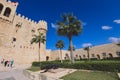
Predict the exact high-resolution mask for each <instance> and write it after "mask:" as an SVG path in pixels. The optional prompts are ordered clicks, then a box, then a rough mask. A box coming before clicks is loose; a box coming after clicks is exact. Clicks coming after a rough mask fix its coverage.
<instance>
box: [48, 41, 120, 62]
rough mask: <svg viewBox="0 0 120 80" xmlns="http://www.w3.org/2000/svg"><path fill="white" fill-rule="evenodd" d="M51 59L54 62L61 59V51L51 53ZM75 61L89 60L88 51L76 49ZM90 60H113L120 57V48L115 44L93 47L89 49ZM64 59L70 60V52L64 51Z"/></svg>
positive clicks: (74, 52)
mask: <svg viewBox="0 0 120 80" xmlns="http://www.w3.org/2000/svg"><path fill="white" fill-rule="evenodd" d="M50 54H51V58H52V60H58V58H59V59H60V51H59V50H55V51H51V53H50ZM73 54H74V58H75V59H87V58H88V57H87V51H85V50H84V49H83V48H81V49H76V50H75V51H73ZM89 55H90V58H97V59H103V58H112V57H120V46H118V45H116V44H115V43H109V44H104V45H98V46H93V47H91V48H90V49H89ZM62 59H63V60H68V59H70V51H67V50H62Z"/></svg>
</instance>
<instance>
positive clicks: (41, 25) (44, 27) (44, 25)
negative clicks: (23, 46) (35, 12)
mask: <svg viewBox="0 0 120 80" xmlns="http://www.w3.org/2000/svg"><path fill="white" fill-rule="evenodd" d="M16 16H17V17H19V18H20V19H22V21H23V22H24V23H25V21H26V23H27V22H29V23H30V24H33V27H34V28H36V29H40V30H41V29H42V30H46V31H47V22H46V21H44V20H40V21H39V22H36V21H34V20H31V19H30V18H28V17H25V16H24V15H21V14H16ZM35 26H36V27H35Z"/></svg>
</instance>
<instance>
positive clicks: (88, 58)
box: [87, 50, 90, 60]
mask: <svg viewBox="0 0 120 80" xmlns="http://www.w3.org/2000/svg"><path fill="white" fill-rule="evenodd" d="M87 54H88V60H90V54H89V50H87Z"/></svg>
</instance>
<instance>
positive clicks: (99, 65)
mask: <svg viewBox="0 0 120 80" xmlns="http://www.w3.org/2000/svg"><path fill="white" fill-rule="evenodd" d="M48 64H52V65H57V66H59V67H61V68H72V69H85V70H99V71H110V72H116V71H118V72H120V61H85V62H83V61H76V62H75V63H74V64H71V63H70V62H63V63H60V62H58V61H50V62H41V67H46V65H48ZM32 65H33V66H39V63H38V62H33V64H32Z"/></svg>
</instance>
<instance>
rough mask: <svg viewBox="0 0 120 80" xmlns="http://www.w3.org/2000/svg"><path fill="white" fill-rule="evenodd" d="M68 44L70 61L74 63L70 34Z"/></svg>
mask: <svg viewBox="0 0 120 80" xmlns="http://www.w3.org/2000/svg"><path fill="white" fill-rule="evenodd" d="M69 44H70V57H71V62H72V63H74V54H73V43H72V36H71V37H69Z"/></svg>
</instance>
